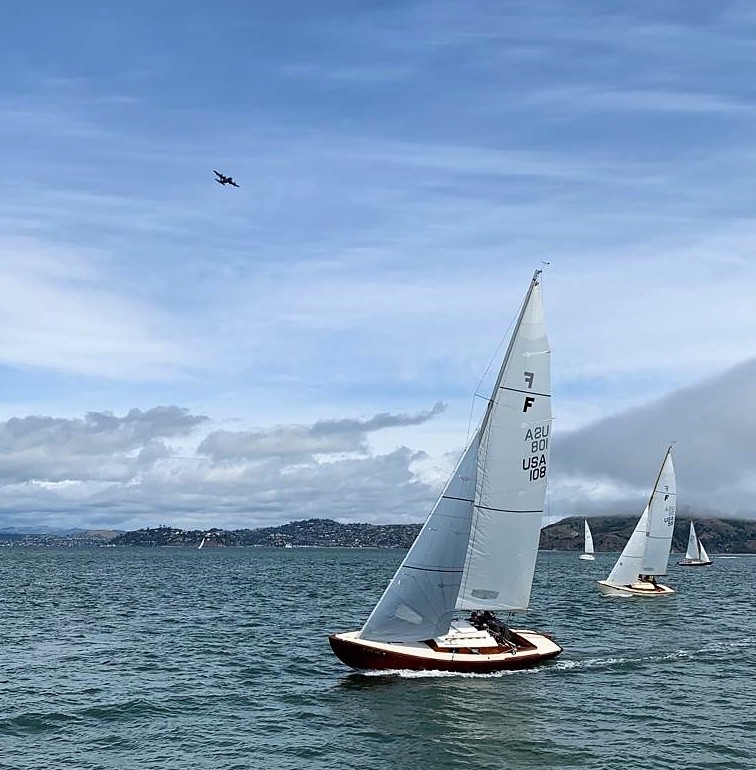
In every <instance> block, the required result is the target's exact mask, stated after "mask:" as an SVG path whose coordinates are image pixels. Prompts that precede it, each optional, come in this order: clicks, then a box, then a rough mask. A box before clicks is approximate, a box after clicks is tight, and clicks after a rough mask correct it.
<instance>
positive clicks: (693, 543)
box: [677, 521, 714, 567]
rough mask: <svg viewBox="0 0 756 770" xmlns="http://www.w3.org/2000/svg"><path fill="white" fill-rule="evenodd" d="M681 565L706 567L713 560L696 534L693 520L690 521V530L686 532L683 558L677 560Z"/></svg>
mask: <svg viewBox="0 0 756 770" xmlns="http://www.w3.org/2000/svg"><path fill="white" fill-rule="evenodd" d="M677 563H678V564H679V565H680V566H681V567H708V566H709V565H710V564H714V562H713V561H712V560H711V558H710V557H709V554H708V553H706V549H705V548H704V547H703V543H702V542H701V541H700V540H699V539H698V535H696V528H695V527H694V526H693V522H692V521H691V522H690V532H689V534H688V549H687V550H686V551H685V558H684V559H683V560H682V561H678V562H677Z"/></svg>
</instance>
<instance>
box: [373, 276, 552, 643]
mask: <svg viewBox="0 0 756 770" xmlns="http://www.w3.org/2000/svg"><path fill="white" fill-rule="evenodd" d="M539 273H540V271H537V272H536V274H535V276H534V277H533V281H532V282H531V284H530V289H529V290H528V294H527V296H526V298H525V301H524V303H523V306H522V310H521V312H520V316H519V318H518V321H517V324H516V325H515V328H514V331H513V332H512V338H511V340H510V343H509V348H508V350H507V353H506V355H505V356H504V361H503V363H502V366H501V369H500V371H499V376H498V378H497V382H496V386H495V388H494V391H493V394H492V396H491V399H490V401H489V403H488V406H487V408H486V413H485V415H484V417H483V419H482V421H481V424H480V427H479V428H478V430H477V431H476V432H475V434H474V436H473V439H472V441H471V442H470V444H469V445H468V447H467V449H466V450H465V453H464V454H463V456H462V459H461V460H460V462H459V464H458V465H457V468H456V469H455V471H454V474H453V475H452V477H451V479H450V480H449V482H448V483H447V485H446V488H445V489H444V491H443V493H442V495H441V497H440V498H439V499H438V501H437V502H436V504H435V506H434V507H433V510H432V511H431V514H430V516H429V517H428V519H427V520H426V522H425V524H424V526H423V528H422V530H421V531H420V534H419V535H418V537H417V539H416V540H415V542H414V543H413V545H412V547H411V548H410V550H409V552H408V553H407V556H406V557H405V559H404V561H403V562H402V564H401V565H400V567H399V569H398V570H397V572H396V574H395V575H394V577H393V579H392V580H391V583H390V584H389V586H388V587H387V588H386V590H385V591H384V593H383V596H382V597H381V598H380V600H379V602H378V604H377V605H376V607H375V609H374V610H373V612H372V613H371V614H370V617H369V618H368V619H367V622H366V623H365V625H364V626H363V628H362V630H361V631H360V636H361V637H363V638H365V639H371V640H374V641H397V642H401V641H418V640H422V639H428V638H431V637H433V636H438V635H441V634H444V633H446V632H447V631H448V629H449V625H450V623H451V621H452V619H453V616H454V614H455V610H456V611H461V610H473V609H475V610H480V609H489V610H522V609H525V608H526V607H527V605H528V600H529V597H530V588H531V583H532V580H533V572H534V571H535V560H536V556H537V552H538V540H539V534H540V529H541V520H542V516H543V507H544V499H545V490H546V478H547V474H548V464H549V443H550V429H551V398H550V393H551V385H550V366H549V358H550V353H549V347H548V340H547V337H546V324H545V317H544V312H543V303H542V298H541V289H540V284H539V282H538V275H539Z"/></svg>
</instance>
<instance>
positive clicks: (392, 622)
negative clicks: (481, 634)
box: [360, 433, 479, 642]
mask: <svg viewBox="0 0 756 770" xmlns="http://www.w3.org/2000/svg"><path fill="white" fill-rule="evenodd" d="M478 440H479V433H476V434H475V436H474V437H473V440H472V441H471V442H470V444H469V446H468V447H467V449H466V450H465V453H464V454H463V455H462V459H461V460H460V461H459V463H458V464H457V467H456V469H455V471H454V473H453V474H452V476H451V478H450V479H449V481H448V482H447V485H446V488H445V489H444V491H443V492H442V493H441V497H439V499H438V500H437V501H436V504H435V505H434V506H433V510H432V511H431V513H430V515H429V516H428V518H427V520H426V522H425V524H424V525H423V528H422V529H421V530H420V533H419V534H418V536H417V538H416V539H415V542H414V543H413V544H412V547H411V548H410V550H409V551H408V552H407V555H406V556H405V557H404V561H403V562H402V563H401V565H400V566H399V569H398V570H397V572H396V574H395V575H394V577H393V579H392V580H391V582H390V583H389V585H388V587H387V588H386V590H385V591H384V592H383V596H381V598H380V600H379V601H378V604H376V606H375V609H374V610H373V611H372V613H371V614H370V617H369V618H368V619H367V622H366V623H365V625H364V626H363V627H362V630H361V631H360V636H361V637H363V638H365V639H372V640H373V641H376V642H413V641H420V640H422V639H430V638H432V637H434V636H439V635H441V634H445V633H446V632H447V631H448V630H449V624H450V623H451V620H452V616H453V615H454V606H455V602H456V599H457V594H458V593H459V581H460V578H461V576H462V566H463V565H464V562H465V552H466V551H467V541H468V538H469V536H470V520H471V518H472V505H473V498H474V495H475V474H476V464H477V457H478Z"/></svg>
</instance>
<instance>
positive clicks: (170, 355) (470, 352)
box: [0, 0, 756, 529]
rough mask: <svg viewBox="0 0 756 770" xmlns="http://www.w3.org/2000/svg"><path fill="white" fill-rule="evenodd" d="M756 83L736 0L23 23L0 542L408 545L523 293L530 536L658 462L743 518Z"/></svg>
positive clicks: (685, 502)
mask: <svg viewBox="0 0 756 770" xmlns="http://www.w3.org/2000/svg"><path fill="white" fill-rule="evenodd" d="M755 69H756V8H754V6H753V3H751V2H750V1H749V0H723V1H722V2H719V3H711V2H709V1H708V0H676V1H672V0H656V2H653V3H650V2H647V3H627V2H620V1H619V0H587V1H586V2H582V3H579V4H578V3H574V2H569V0H522V1H519V0H511V1H509V0H506V1H505V2H481V3H477V4H473V5H471V4H470V3H469V2H463V1H462V0H459V1H457V0H429V1H425V0H419V1H417V2H410V1H407V0H405V1H403V2H391V1H384V2H367V1H365V0H348V1H346V0H345V1H343V2H340V1H339V0H321V1H320V2H317V3H312V2H296V1H289V0H280V1H279V2H276V3H266V2H263V1H262V0H261V2H255V3H250V2H246V0H245V1H244V2H242V1H241V0H226V1H225V2H223V3H214V4H209V3H205V2H199V0H186V1H185V2H183V3H181V4H180V5H179V4H176V3H169V2H165V1H161V0H150V2H146V1H145V0H133V2H131V3H128V4H115V3H107V4H106V3H98V2H94V1H93V0H71V2H67V3H59V2H52V0H38V1H37V2H35V3H27V4H20V3H15V4H12V7H9V8H8V9H6V10H5V12H4V19H3V24H2V25H0V168H1V169H2V174H1V175H0V528H3V527H31V526H48V527H55V528H65V527H83V528H116V529H136V528H140V527H145V526H157V525H159V524H170V525H174V526H182V527H186V528H199V529H201V528H209V527H213V526H215V527H224V528H240V527H258V526H271V525H276V524H280V523H284V522H287V521H292V520H296V519H303V518H311V517H328V518H334V519H337V520H340V521H362V522H373V523H406V522H418V521H422V520H423V519H424V517H425V516H426V515H427V513H428V511H429V510H430V507H431V505H432V503H433V501H434V499H435V497H436V495H437V494H438V493H439V491H440V487H441V485H442V484H443V482H444V481H445V479H446V476H447V475H448V473H449V472H450V471H451V469H452V468H453V465H454V463H455V461H456V459H457V458H458V457H459V453H460V451H461V449H462V447H463V446H464V444H465V441H466V439H467V437H468V435H469V432H470V429H471V425H473V424H474V422H475V420H476V419H477V415H478V414H479V406H480V403H481V398H480V397H481V396H487V390H488V388H489V387H490V384H491V382H492V381H493V380H492V378H493V372H495V369H496V367H497V366H498V358H497V356H500V355H501V352H502V345H503V344H504V343H505V341H506V338H507V334H508V332H509V330H510V329H511V325H512V322H513V320H514V318H515V316H516V313H517V310H518V307H519V304H520V302H521V301H522V298H523V296H524V294H525V291H526V289H527V286H528V283H529V281H530V278H531V276H532V274H533V272H534V270H536V269H538V268H541V267H543V269H544V275H543V287H544V289H543V290H544V301H545V306H546V313H547V322H548V329H549V339H550V343H551V349H552V377H553V411H554V418H555V421H554V443H553V445H552V469H551V481H550V485H549V491H548V500H547V503H548V508H549V510H550V512H551V513H552V514H555V515H587V516H592V515H602V514H605V513H627V514H634V513H638V514H640V512H641V510H642V507H643V505H644V503H645V500H646V498H647V496H648V494H649V492H650V487H651V486H652V485H653V481H654V478H655V475H656V473H657V471H658V468H659V465H660V463H661V461H662V459H663V456H664V452H665V451H666V448H667V446H668V445H670V444H674V447H675V448H674V456H675V466H676V470H677V481H678V505H679V508H678V510H679V511H680V512H684V511H686V510H687V511H689V512H690V511H693V512H694V513H697V514H700V515H704V513H706V514H707V515H720V516H727V517H736V518H756V503H754V493H755V492H756V440H754V437H756V351H755V350H754V347H755V342H754V341H755V340H756V301H755V300H754V297H755V296H756V257H755V256H754V251H755V249H756V199H755V197H754V194H753V190H754V179H756V89H755V87H754V85H753V82H754V78H753V72H754V70H755ZM213 169H217V170H219V171H222V172H223V173H226V174H232V175H233V176H234V178H235V179H236V180H237V181H238V182H239V184H240V185H241V186H240V187H239V188H232V187H223V186H221V185H218V184H216V183H215V182H214V181H213V173H212V171H213ZM543 263H548V264H543Z"/></svg>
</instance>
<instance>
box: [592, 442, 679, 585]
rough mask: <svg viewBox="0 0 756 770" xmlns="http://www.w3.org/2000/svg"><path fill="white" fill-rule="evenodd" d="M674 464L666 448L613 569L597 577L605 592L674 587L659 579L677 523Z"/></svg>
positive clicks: (663, 570)
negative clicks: (657, 579) (650, 490)
mask: <svg viewBox="0 0 756 770" xmlns="http://www.w3.org/2000/svg"><path fill="white" fill-rule="evenodd" d="M675 508H676V490H675V468H674V466H673V464H672V447H669V449H667V454H666V455H664V461H663V462H662V465H661V468H660V469H659V475H658V476H657V477H656V483H655V484H654V489H653V492H651V497H650V498H649V500H648V504H647V505H646V508H645V510H644V511H643V514H642V515H641V517H640V519H639V520H638V523H637V524H636V525H635V529H634V530H633V534H632V535H630V539H629V540H628V541H627V544H626V545H625V548H624V550H623V551H622V553H621V554H620V557H619V559H617V563H616V564H615V565H614V569H613V570H612V571H611V572H610V573H609V577H608V578H607V579H606V580H599V581H598V589H599V591H600V592H601V593H602V594H604V596H669V595H671V594H673V593H674V590H673V589H672V588H670V587H669V586H665V585H662V584H661V583H657V582H656V576H657V575H666V573H667V560H668V559H669V549H670V547H671V546H672V531H673V529H674V527H675Z"/></svg>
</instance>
